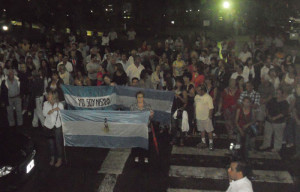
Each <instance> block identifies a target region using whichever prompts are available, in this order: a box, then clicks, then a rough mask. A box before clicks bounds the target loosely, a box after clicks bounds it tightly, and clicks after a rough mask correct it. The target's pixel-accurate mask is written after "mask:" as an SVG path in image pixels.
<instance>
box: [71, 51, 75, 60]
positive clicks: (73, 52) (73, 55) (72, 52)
mask: <svg viewBox="0 0 300 192" xmlns="http://www.w3.org/2000/svg"><path fill="white" fill-rule="evenodd" d="M70 55H71V57H72V58H74V57H76V50H72V51H71V52H70Z"/></svg>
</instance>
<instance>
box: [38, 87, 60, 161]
mask: <svg viewBox="0 0 300 192" xmlns="http://www.w3.org/2000/svg"><path fill="white" fill-rule="evenodd" d="M63 109H64V105H63V104H62V103H61V102H60V101H59V98H58V92H57V91H56V90H54V91H53V90H50V91H49V92H48V94H47V101H45V102H44V105H43V115H44V117H45V121H44V127H46V129H47V131H48V133H49V134H48V135H47V136H48V141H49V148H50V155H51V157H50V163H49V164H50V165H51V166H53V165H54V166H55V167H60V166H61V165H62V157H63V134H62V122H61V117H60V115H59V113H60V110H63ZM55 159H56V163H55V164H54V162H55Z"/></svg>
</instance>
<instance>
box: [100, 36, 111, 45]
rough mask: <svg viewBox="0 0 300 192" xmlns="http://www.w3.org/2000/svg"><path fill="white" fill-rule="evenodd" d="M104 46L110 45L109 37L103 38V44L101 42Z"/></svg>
mask: <svg viewBox="0 0 300 192" xmlns="http://www.w3.org/2000/svg"><path fill="white" fill-rule="evenodd" d="M101 45H102V46H107V45H109V37H108V36H102V42H101Z"/></svg>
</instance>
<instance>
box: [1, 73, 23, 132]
mask: <svg viewBox="0 0 300 192" xmlns="http://www.w3.org/2000/svg"><path fill="white" fill-rule="evenodd" d="M0 99H1V100H2V101H4V102H5V105H6V110H7V119H8V123H9V126H10V127H14V126H15V125H16V122H15V116H14V109H15V110H16V115H17V125H18V126H22V125H23V115H22V99H21V85H20V81H19V79H18V77H16V76H15V74H14V70H13V69H9V70H8V75H7V77H6V79H5V80H3V81H2V85H1V97H0Z"/></svg>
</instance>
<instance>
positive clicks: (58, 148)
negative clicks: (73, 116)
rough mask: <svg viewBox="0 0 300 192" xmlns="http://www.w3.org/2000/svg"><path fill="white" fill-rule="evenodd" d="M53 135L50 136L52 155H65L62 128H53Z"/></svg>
mask: <svg viewBox="0 0 300 192" xmlns="http://www.w3.org/2000/svg"><path fill="white" fill-rule="evenodd" d="M51 131H53V132H54V133H53V137H49V138H48V142H49V149H50V155H51V157H56V158H62V157H63V134H62V128H61V127H59V128H53V130H51Z"/></svg>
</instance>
